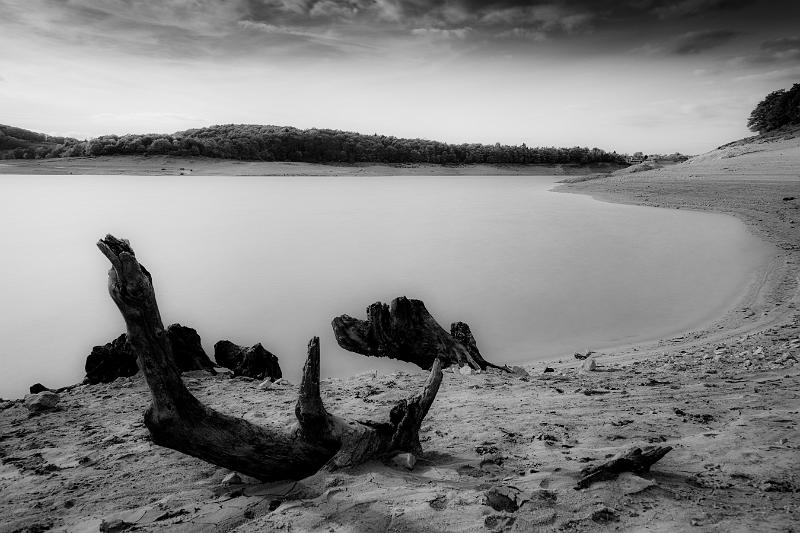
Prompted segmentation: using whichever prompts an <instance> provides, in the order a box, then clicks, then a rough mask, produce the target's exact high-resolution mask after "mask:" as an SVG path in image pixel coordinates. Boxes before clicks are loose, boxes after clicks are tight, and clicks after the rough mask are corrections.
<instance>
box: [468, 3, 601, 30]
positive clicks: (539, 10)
mask: <svg viewBox="0 0 800 533" xmlns="http://www.w3.org/2000/svg"><path fill="white" fill-rule="evenodd" d="M592 17H593V16H592V15H591V14H590V13H575V12H570V11H567V10H566V9H565V8H563V7H561V6H559V5H555V4H543V5H536V6H526V7H509V8H503V9H494V10H490V11H488V12H486V13H485V14H484V15H483V16H482V17H481V22H482V23H484V24H488V25H514V26H515V27H527V26H532V27H535V28H537V29H540V30H543V31H553V30H564V31H574V30H576V29H578V28H579V27H581V26H583V25H585V24H586V23H587V22H589V21H590V20H591V19H592Z"/></svg>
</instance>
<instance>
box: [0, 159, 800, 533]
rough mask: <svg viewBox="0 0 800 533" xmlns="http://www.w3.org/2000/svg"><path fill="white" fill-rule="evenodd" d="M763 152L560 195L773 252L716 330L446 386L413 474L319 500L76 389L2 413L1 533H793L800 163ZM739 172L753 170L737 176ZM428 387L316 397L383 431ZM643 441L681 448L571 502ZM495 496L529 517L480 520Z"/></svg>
mask: <svg viewBox="0 0 800 533" xmlns="http://www.w3.org/2000/svg"><path fill="white" fill-rule="evenodd" d="M762 148H763V146H762ZM770 148H775V145H772V144H770V145H769V146H767V149H765V150H762V152H760V154H761V155H758V153H754V152H749V153H747V154H742V155H740V156H738V157H729V158H722V157H719V158H716V156H715V155H714V154H709V155H707V156H704V158H702V159H698V160H696V161H692V162H689V163H687V164H685V165H676V166H674V167H671V168H670V169H668V170H662V171H653V172H647V173H636V174H628V175H619V176H612V177H610V178H605V179H602V180H592V181H587V182H582V183H578V184H572V185H569V186H567V187H566V190H568V191H573V192H581V193H588V194H593V195H595V196H598V197H600V198H603V199H606V200H613V201H623V202H632V203H640V204H647V205H660V206H664V207H680V208H693V209H706V210H714V211H721V212H727V213H732V214H734V215H736V216H739V217H741V218H742V219H743V220H744V221H745V222H746V223H747V224H748V226H749V227H750V228H752V229H753V231H755V232H756V234H758V235H760V236H762V237H763V238H765V239H766V240H768V241H769V242H771V243H773V244H774V245H775V247H776V252H775V255H774V257H773V261H772V263H771V265H770V267H769V268H768V269H767V270H765V271H764V272H762V273H759V276H757V277H754V280H755V281H754V283H753V286H752V287H750V288H749V290H748V291H746V294H745V296H744V299H743V301H742V302H741V303H740V305H738V306H737V307H736V308H735V309H733V310H731V312H729V313H728V314H726V315H725V316H723V317H720V320H719V321H718V322H717V323H715V324H713V325H712V326H710V327H709V328H707V329H704V330H702V331H693V332H687V333H686V334H685V335H681V336H680V337H676V338H673V339H663V340H661V341H659V342H656V343H653V344H651V345H648V346H636V347H627V348H620V349H619V350H613V351H607V352H606V353H604V354H601V355H600V356H599V357H598V358H597V363H598V369H597V370H596V371H593V372H580V371H579V370H578V365H579V362H578V361H576V360H574V359H572V358H571V356H567V355H566V354H565V357H564V358H563V360H562V361H563V362H562V363H558V362H553V363H547V364H549V365H550V367H551V368H553V370H554V371H553V372H546V373H545V372H543V371H544V367H545V363H536V364H535V365H529V366H528V368H529V369H530V370H531V372H532V375H531V377H530V378H523V379H520V378H516V377H512V376H509V375H506V374H494V373H490V374H482V375H472V376H462V375H460V374H453V373H449V372H448V373H447V374H446V376H445V380H444V382H443V385H442V389H441V391H440V393H439V396H438V398H437V400H436V402H435V403H434V406H433V408H432V410H431V413H430V415H429V417H428V418H427V419H426V423H425V425H424V427H423V440H424V442H423V446H424V448H425V450H426V453H425V456H424V457H422V458H420V461H419V463H418V465H417V467H416V468H415V469H414V470H413V471H410V472H409V471H406V470H405V469H402V468H397V467H394V466H391V465H387V464H382V463H378V462H373V463H370V464H367V465H363V466H362V467H359V468H357V469H354V470H350V471H345V472H339V473H336V474H334V475H331V476H328V477H327V478H325V479H324V480H318V481H319V485H314V484H311V483H306V484H304V483H275V484H268V485H261V484H258V483H256V482H255V480H249V479H244V483H243V484H242V485H235V486H223V484H222V478H223V477H224V476H225V475H226V474H227V473H228V472H227V471H225V470H224V469H221V468H217V467H214V466H212V465H209V464H206V463H203V462H202V461H199V460H196V459H193V458H190V457H186V456H183V455H181V454H179V453H176V452H172V451H170V450H167V449H163V448H159V447H156V446H153V445H152V444H151V443H150V442H149V440H148V435H147V432H146V430H145V428H144V427H143V425H142V422H141V420H142V417H141V414H142V412H143V410H144V408H145V406H146V404H147V402H148V394H147V390H146V388H145V386H144V384H143V383H142V382H141V380H140V379H133V380H127V379H123V380H118V381H117V382H115V383H113V384H110V385H98V386H82V387H78V388H75V389H73V390H71V391H69V392H66V393H64V394H63V395H62V404H61V409H60V410H58V411H56V412H52V413H48V414H43V415H39V416H34V417H29V416H28V414H27V412H26V410H25V408H24V407H23V406H21V405H19V404H7V408H6V409H5V410H3V411H1V412H0V455H1V456H2V466H0V516H2V520H0V531H25V530H28V531H43V530H45V529H48V528H55V529H57V530H63V529H67V530H73V531H81V530H83V531H97V530H98V528H99V526H100V524H101V521H102V520H106V521H107V522H110V521H112V520H113V519H115V518H116V519H122V520H124V521H125V522H128V523H131V524H135V525H134V526H133V527H135V528H136V530H139V531H151V530H169V531H219V530H231V529H233V530H235V531H239V532H250V531H253V532H255V531H334V532H339V531H354V532H355V531H358V532H361V531H381V532H384V531H408V532H417V531H420V532H421V531H487V530H491V531H500V530H513V531H611V530H614V531H618V530H621V531H719V532H723V531H724V532H728V531H759V532H761V531H795V530H796V529H797V528H798V526H797V524H798V523H800V507H799V503H798V502H799V499H798V494H797V491H798V489H799V488H800V465H798V457H800V431H799V430H798V426H797V423H798V420H800V416H798V415H800V392H798V391H800V365H798V364H797V360H798V359H800V312H798V308H797V305H798V304H800V294H798V265H800V232H798V231H797V224H798V223H800V216H798V215H800V210H798V204H800V202H799V201H797V200H787V201H784V200H783V198H784V197H790V196H795V197H798V198H800V178H798V176H797V174H792V169H794V170H795V171H796V170H797V169H798V168H800V166H798V165H797V163H798V162H800V161H797V160H795V159H790V158H787V159H785V160H781V161H785V162H786V163H785V165H783V163H782V165H783V166H781V168H784V170H780V169H778V171H776V172H774V173H773V172H772V171H771V170H770V168H771V167H770V164H771V161H773V158H774V157H775V156H774V154H771V153H770V152H771V151H774V150H770ZM790 148H791V147H790ZM789 152H790V153H791V154H795V153H796V154H797V155H798V156H800V152H797V151H795V152H792V151H789ZM739 157H745V158H747V159H746V160H742V161H746V164H744V163H743V164H742V165H741V166H740V167H737V166H736V165H737V164H738V163H737V159H738V158H739ZM792 157H796V156H792ZM758 158H761V159H760V160H759V159H758ZM723 165H724V166H727V167H728V169H730V168H737V169H748V170H747V171H746V172H745V171H744V170H741V171H739V170H736V171H733V172H729V171H728V170H726V169H725V168H723ZM701 167H702V168H703V169H704V170H703V171H702V173H701V172H700V171H698V170H695V169H697V168H701ZM785 169H788V170H785ZM706 174H707V175H709V176H711V177H712V178H713V179H711V180H709V179H707V178H705V177H704V176H705V175H706ZM721 176H725V178H722V177H721ZM478 343H479V344H480V339H478ZM324 355H325V354H323V357H324ZM486 355H487V357H489V358H491V354H486ZM368 364H369V361H368V360H365V366H367V365H368ZM423 379H424V373H423V372H419V373H412V374H408V373H394V374H389V375H372V374H364V375H360V376H356V377H353V378H347V379H335V380H333V379H332V380H325V381H324V382H323V385H322V387H323V399H324V401H325V402H326V405H327V406H328V408H329V410H331V411H332V412H335V413H339V414H345V415H347V416H352V417H356V418H361V417H367V416H369V417H380V416H386V413H387V410H388V408H389V407H390V405H391V404H392V402H393V401H395V400H397V399H398V398H401V397H403V396H406V395H409V394H411V393H412V392H414V391H416V389H417V387H419V386H420V384H421V383H422V381H423ZM187 381H188V383H189V387H190V389H192V390H193V391H194V392H195V394H196V395H197V396H198V397H199V398H201V399H202V400H203V401H206V402H208V403H209V404H211V405H213V406H215V407H217V408H219V409H221V410H225V411H226V412H229V413H232V414H236V415H239V416H244V417H245V418H248V419H251V420H254V421H258V422H259V423H270V424H276V425H279V426H287V425H288V424H290V423H291V421H292V412H293V404H294V401H295V398H296V396H295V395H296V387H276V388H273V389H271V390H267V391H262V390H259V389H258V388H257V387H256V384H255V383H253V382H249V381H242V380H238V379H229V378H226V377H224V376H218V377H210V376H205V375H203V374H194V375H192V376H187ZM651 443H656V444H665V443H666V444H668V445H670V446H673V447H674V450H673V451H672V452H670V453H669V454H668V455H667V456H666V457H665V458H664V459H663V460H662V461H660V462H659V463H657V464H656V465H655V467H654V468H653V470H652V472H651V474H650V475H648V476H645V478H646V479H643V478H640V477H636V476H632V475H626V476H623V477H621V478H619V479H618V480H616V481H610V482H601V483H597V484H595V485H593V486H592V487H590V488H589V489H584V490H575V489H574V488H573V486H574V484H575V481H576V480H577V479H578V472H579V470H580V468H582V467H583V466H585V465H587V464H595V463H597V462H598V461H601V460H603V459H605V458H606V457H607V456H609V455H612V454H614V453H617V452H619V451H621V450H625V449H628V448H629V447H631V446H634V445H639V446H640V445H646V444H651ZM498 487H499V488H500V490H502V491H505V493H506V494H510V495H512V496H513V497H514V498H515V499H516V503H517V505H518V506H519V509H518V510H516V511H514V512H507V511H498V510H495V509H493V508H492V507H490V506H488V505H485V504H484V503H485V501H486V495H487V492H488V491H490V490H492V489H493V488H498ZM311 488H316V489H318V492H317V493H316V495H315V494H314V493H313V491H312V490H311Z"/></svg>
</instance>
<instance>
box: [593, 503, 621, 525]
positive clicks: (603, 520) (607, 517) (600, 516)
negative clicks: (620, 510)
mask: <svg viewBox="0 0 800 533" xmlns="http://www.w3.org/2000/svg"><path fill="white" fill-rule="evenodd" d="M592 521H594V522H597V523H599V524H608V523H609V522H619V515H618V514H617V512H616V511H614V510H612V509H609V508H608V507H603V508H602V509H598V510H597V511H595V512H593V513H592Z"/></svg>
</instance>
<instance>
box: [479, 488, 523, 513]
mask: <svg viewBox="0 0 800 533" xmlns="http://www.w3.org/2000/svg"><path fill="white" fill-rule="evenodd" d="M519 499H520V490H519V489H517V488H514V487H507V486H505V485H500V486H497V487H492V488H491V489H489V490H487V491H486V492H485V493H484V505H488V506H489V507H491V508H492V509H494V510H495V511H505V512H507V513H515V512H517V509H519V505H520V501H519Z"/></svg>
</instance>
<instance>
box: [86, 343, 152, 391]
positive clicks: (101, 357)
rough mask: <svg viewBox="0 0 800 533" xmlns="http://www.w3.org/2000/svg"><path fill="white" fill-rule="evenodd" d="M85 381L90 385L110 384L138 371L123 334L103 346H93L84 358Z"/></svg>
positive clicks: (134, 358)
mask: <svg viewBox="0 0 800 533" xmlns="http://www.w3.org/2000/svg"><path fill="white" fill-rule="evenodd" d="M85 369H86V379H87V380H88V381H89V383H91V384H95V383H111V382H112V381H114V380H115V379H117V378H119V377H128V376H133V375H134V374H136V373H137V372H138V371H139V366H138V365H137V364H136V355H135V354H134V353H133V349H132V348H131V346H130V345H129V344H128V342H127V336H126V335H125V334H124V333H123V334H122V335H120V336H119V337H117V338H116V339H114V340H113V341H111V342H109V343H108V344H106V345H105V346H95V347H94V348H92V353H90V354H89V356H88V357H87V358H86V365H85Z"/></svg>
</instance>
